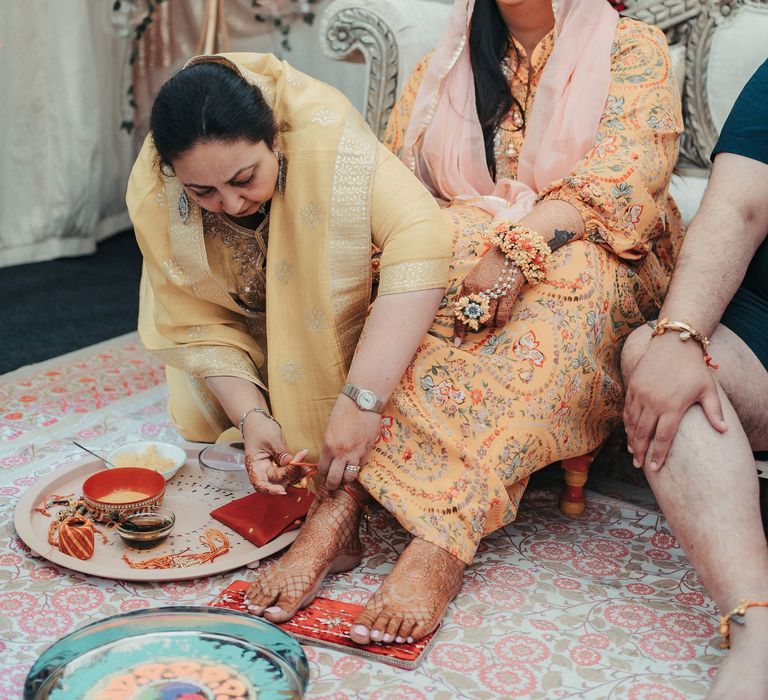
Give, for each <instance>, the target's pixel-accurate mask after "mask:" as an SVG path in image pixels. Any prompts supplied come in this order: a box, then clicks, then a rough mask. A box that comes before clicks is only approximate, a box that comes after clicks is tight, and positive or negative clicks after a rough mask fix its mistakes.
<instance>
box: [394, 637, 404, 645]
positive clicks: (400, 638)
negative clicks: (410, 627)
mask: <svg viewBox="0 0 768 700" xmlns="http://www.w3.org/2000/svg"><path fill="white" fill-rule="evenodd" d="M395 641H396V642H397V643H398V644H402V643H403V642H404V641H405V637H395Z"/></svg>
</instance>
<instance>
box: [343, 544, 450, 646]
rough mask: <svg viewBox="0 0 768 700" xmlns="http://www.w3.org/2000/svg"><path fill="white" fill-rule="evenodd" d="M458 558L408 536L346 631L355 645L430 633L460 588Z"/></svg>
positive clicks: (386, 642)
mask: <svg viewBox="0 0 768 700" xmlns="http://www.w3.org/2000/svg"><path fill="white" fill-rule="evenodd" d="M463 575H464V562H463V561H461V559H457V558H456V557H454V556H453V555H452V554H449V553H448V552H446V551H445V550H444V549H441V548H440V547H438V546H437V545H434V544H430V543H429V542H426V541H425V540H421V539H418V538H416V539H414V540H413V541H412V542H411V543H410V544H409V545H408V547H406V549H405V551H404V552H403V553H402V554H401V555H400V558H399V559H398V560H397V563H396V564H395V568H394V569H393V570H392V572H391V573H390V574H389V576H387V578H386V580H385V581H384V583H383V584H381V587H380V588H379V590H377V591H376V593H374V594H373V597H372V598H371V600H370V601H369V602H368V605H366V606H365V609H364V610H363V612H361V613H360V614H359V615H358V616H357V619H356V620H355V622H354V624H353V625H352V629H351V630H350V637H351V638H352V641H354V642H356V643H357V644H370V643H371V641H373V642H384V643H385V644H389V643H390V642H397V643H398V644H402V643H403V642H406V641H407V642H413V641H417V640H419V639H421V638H422V637H425V636H426V635H428V634H429V633H430V632H432V631H433V630H434V629H435V627H437V625H438V623H439V622H440V620H441V619H442V617H443V614H444V613H445V609H446V608H447V607H448V604H449V603H450V602H451V601H452V600H453V599H454V598H455V597H456V595H458V593H459V591H460V590H461V583H462V578H463Z"/></svg>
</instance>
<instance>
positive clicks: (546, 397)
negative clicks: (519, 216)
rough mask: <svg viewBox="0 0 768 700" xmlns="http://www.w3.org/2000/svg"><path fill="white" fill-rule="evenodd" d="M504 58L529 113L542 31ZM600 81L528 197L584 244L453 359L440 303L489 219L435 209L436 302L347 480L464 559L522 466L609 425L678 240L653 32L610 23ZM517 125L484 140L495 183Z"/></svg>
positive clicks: (667, 100) (574, 451) (520, 476)
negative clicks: (564, 158)
mask: <svg viewBox="0 0 768 700" xmlns="http://www.w3.org/2000/svg"><path fill="white" fill-rule="evenodd" d="M516 48H517V51H518V54H519V56H520V60H519V62H517V59H516V57H515V55H514V53H513V52H511V53H510V55H509V57H508V58H507V71H506V72H507V75H508V77H509V80H510V86H511V88H512V91H513V93H514V95H515V97H516V98H517V100H518V101H519V103H520V104H521V105H523V107H524V109H525V111H526V113H529V111H530V107H531V105H532V103H533V100H534V98H535V95H536V88H537V85H538V81H539V78H540V76H541V71H542V69H543V67H544V65H545V63H546V61H547V59H548V57H549V55H550V53H551V51H552V35H549V36H548V37H546V38H545V39H544V40H543V41H542V42H541V43H540V44H539V46H538V47H537V48H536V50H535V51H534V52H533V55H532V56H531V57H530V60H529V59H528V57H526V55H525V51H524V50H523V49H522V47H521V46H519V45H517V46H516ZM428 60H429V58H428V57H427V58H426V59H425V60H424V61H422V63H421V64H420V65H419V66H418V67H417V69H416V70H415V72H414V73H413V75H412V76H411V78H410V80H409V81H408V83H407V85H406V87H405V90H404V91H403V93H402V95H401V96H400V98H399V101H398V103H397V105H396V107H395V109H394V111H393V113H392V116H391V118H390V122H389V127H388V129H387V133H386V137H385V144H386V145H387V146H388V147H389V148H390V149H392V150H393V151H394V152H396V153H397V152H398V151H399V149H400V148H401V147H402V144H403V134H404V131H405V128H406V126H407V122H408V119H409V114H410V111H411V109H412V106H413V102H414V98H415V96H416V92H417V90H418V86H419V83H420V80H421V76H422V75H423V73H424V69H425V67H426V65H427V63H428ZM611 73H612V82H611V87H610V90H609V97H608V100H607V102H606V106H605V110H604V113H603V116H602V119H601V121H600V124H599V127H598V131H597V134H596V138H595V143H594V147H593V148H592V150H591V151H590V152H589V153H587V154H586V155H585V156H584V158H583V159H582V160H581V161H580V162H579V163H578V164H577V166H576V167H575V169H574V171H573V172H572V173H571V174H570V175H569V176H568V177H566V178H563V179H562V180H560V181H558V182H553V183H551V184H550V185H549V186H548V187H547V188H546V189H545V190H544V191H543V192H540V193H539V195H540V199H542V200H545V199H561V200H565V201H568V202H570V203H571V204H573V205H574V206H575V207H576V208H577V209H578V210H579V212H580V213H581V214H582V217H583V218H584V221H585V224H586V236H585V240H582V241H575V242H571V243H568V244H567V245H565V246H564V247H562V248H560V249H559V250H557V251H556V252H555V254H554V255H555V262H554V264H553V265H551V266H550V268H549V271H548V279H547V280H546V281H545V282H542V283H540V284H538V285H536V286H533V287H531V286H527V287H525V288H524V289H523V291H522V293H521V295H520V298H519V300H518V302H517V304H516V306H515V309H514V312H513V314H512V317H511V319H510V321H509V322H508V323H507V325H506V326H505V327H503V328H489V329H484V330H481V331H480V332H478V333H470V334H468V335H467V338H466V341H465V342H464V344H463V345H462V346H461V347H460V348H455V347H454V346H453V344H452V343H451V342H450V336H451V335H452V332H451V330H452V325H453V317H452V306H453V301H454V300H455V299H456V297H457V292H458V290H459V287H460V285H461V282H462V280H463V279H464V277H465V276H466V275H467V274H468V273H469V272H470V270H471V269H472V268H473V267H474V265H475V264H476V263H477V261H478V259H479V256H480V255H482V253H483V252H484V251H485V250H486V249H487V247H488V246H489V245H490V244H489V237H490V216H489V215H487V214H486V213H485V212H483V211H481V210H479V209H477V208H474V207H471V206H468V205H466V204H461V203H458V204H454V205H453V206H451V207H450V208H449V209H448V210H447V213H448V215H449V217H450V219H451V222H452V229H453V261H452V265H451V272H450V283H449V286H448V289H447V291H446V295H445V299H444V304H443V305H442V307H441V309H442V310H441V312H440V313H439V315H438V317H437V319H436V320H435V323H434V325H433V326H432V329H431V332H430V335H429V336H428V337H427V338H426V339H425V341H424V343H423V344H422V346H421V347H420V348H419V350H418V353H417V354H416V357H415V358H414V360H413V362H412V364H411V366H410V367H409V368H408V371H407V373H406V375H405V377H404V378H403V380H402V382H401V383H400V385H399V387H398V388H397V390H396V391H395V393H394V395H393V397H392V400H391V401H390V403H389V404H388V406H387V407H386V409H385V415H384V418H383V423H382V429H381V436H380V440H379V442H378V444H377V445H376V447H375V449H374V451H373V452H372V454H371V458H370V460H369V462H368V464H367V466H366V467H365V468H364V469H363V470H362V471H361V473H360V479H361V481H362V483H363V484H364V485H365V486H366V488H367V489H368V490H369V491H370V492H371V493H372V494H373V495H374V496H375V497H376V499H377V500H379V501H380V502H381V503H382V504H383V505H384V506H385V507H386V508H387V509H389V510H390V511H392V512H393V513H394V514H395V515H396V516H397V518H398V519H399V521H400V522H401V523H402V524H403V525H404V526H405V527H406V528H407V529H408V530H410V531H411V532H412V533H413V534H414V535H416V536H418V537H421V538H423V539H426V540H428V541H429V542H432V543H434V544H437V545H439V546H440V547H442V548H444V549H446V550H448V551H449V552H451V553H452V554H454V555H455V556H457V557H459V558H461V559H462V560H464V561H465V562H467V563H469V562H471V560H472V558H473V556H474V553H475V550H476V548H477V545H478V543H479V541H480V538H481V537H482V536H483V535H485V534H487V533H490V532H492V531H493V530H495V529H497V528H499V527H501V526H503V525H505V524H507V523H509V522H510V521H512V520H513V519H514V518H515V516H516V514H517V509H518V506H519V503H520V498H521V497H522V495H523V491H524V490H525V487H526V484H527V482H528V476H529V475H530V474H531V473H532V472H533V471H535V470H537V469H540V468H542V467H544V466H546V465H547V464H550V463H551V462H554V461H557V460H559V459H563V458H567V457H573V456H578V455H580V454H585V453H587V452H589V451H591V450H593V449H595V448H596V447H598V446H599V445H600V444H601V443H602V442H603V441H604V440H605V438H606V437H607V435H608V433H609V431H610V430H611V428H612V427H613V426H614V425H615V424H616V423H617V422H618V420H619V419H620V415H621V409H622V402H623V387H622V384H621V378H620V371H619V355H620V350H621V345H622V342H623V340H624V339H625V338H626V336H627V335H628V334H629V332H630V331H631V330H632V329H633V328H635V327H636V326H638V325H640V324H642V323H643V322H644V321H645V319H646V318H647V317H649V316H651V315H653V314H654V313H655V312H656V310H657V309H658V307H659V304H660V302H661V299H662V295H663V293H664V291H665V289H666V284H667V281H668V275H669V271H670V267H671V263H672V259H673V251H674V249H675V247H676V246H677V245H679V240H680V238H681V234H682V226H681V223H680V218H679V215H678V212H677V210H676V208H675V206H674V203H673V202H672V200H671V199H670V198H669V196H668V193H667V187H668V182H669V178H670V176H671V174H672V169H673V166H674V163H675V160H676V158H677V153H678V139H679V136H680V133H681V130H682V117H681V107H680V99H679V93H678V89H677V86H676V84H675V81H674V78H673V76H672V74H671V72H670V63H669V57H668V53H667V48H666V40H665V37H664V35H663V34H662V32H661V31H660V30H658V29H657V28H655V27H652V26H649V25H646V24H643V23H640V22H635V21H632V20H627V19H622V20H620V22H619V24H618V27H617V31H616V37H615V42H614V46H613V51H612V65H611ZM529 74H530V76H531V77H530V81H529ZM521 117H522V115H520V114H516V113H515V111H514V108H513V110H512V111H511V112H510V114H508V115H507V118H506V120H505V121H504V123H503V124H502V128H501V130H500V132H499V138H498V139H497V142H496V149H495V152H496V166H497V176H499V177H501V176H504V177H511V178H514V177H515V176H516V173H517V157H518V154H519V152H520V149H521V147H522V143H523V139H524V138H525V134H524V130H523V129H520V128H518V127H517V126H516V124H520V123H521V122H522V121H523V120H522V119H521ZM434 118H436V119H437V118H439V115H436V116H435V117H434Z"/></svg>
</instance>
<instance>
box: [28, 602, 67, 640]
mask: <svg viewBox="0 0 768 700" xmlns="http://www.w3.org/2000/svg"><path fill="white" fill-rule="evenodd" d="M19 627H21V629H22V630H23V631H24V632H26V633H27V634H28V635H29V636H30V637H32V638H33V639H34V640H35V642H40V641H44V640H45V641H48V640H50V641H53V640H55V639H58V638H59V637H61V636H63V635H65V634H66V633H67V632H71V631H72V629H73V623H72V616H71V615H70V614H69V613H65V612H61V611H56V612H52V611H50V610H45V611H43V612H35V613H32V614H31V615H26V616H25V617H23V618H22V619H21V621H20V622H19Z"/></svg>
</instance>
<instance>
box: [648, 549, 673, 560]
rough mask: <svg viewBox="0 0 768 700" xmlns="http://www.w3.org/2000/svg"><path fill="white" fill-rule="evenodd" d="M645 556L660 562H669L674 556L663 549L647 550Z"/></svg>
mask: <svg viewBox="0 0 768 700" xmlns="http://www.w3.org/2000/svg"><path fill="white" fill-rule="evenodd" d="M645 554H646V556H647V557H648V558H649V559H657V560H659V561H669V560H670V559H672V555H671V554H670V553H669V552H666V551H664V550H663V549H647V550H645Z"/></svg>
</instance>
